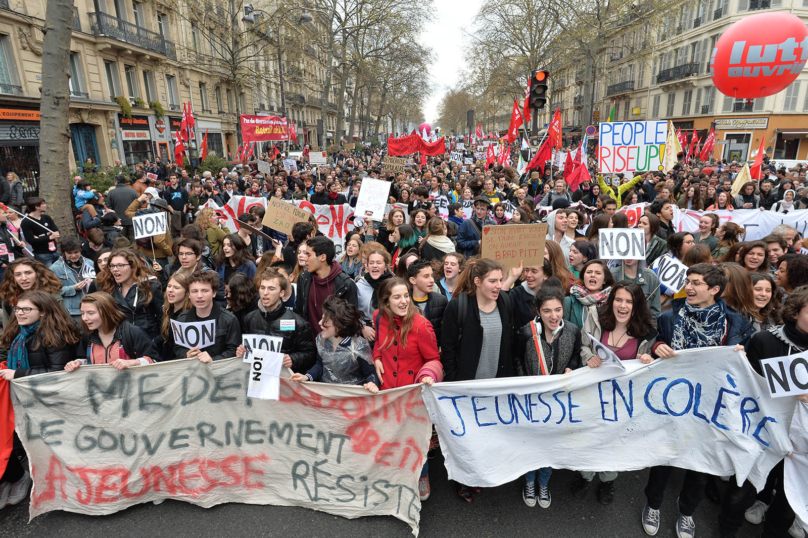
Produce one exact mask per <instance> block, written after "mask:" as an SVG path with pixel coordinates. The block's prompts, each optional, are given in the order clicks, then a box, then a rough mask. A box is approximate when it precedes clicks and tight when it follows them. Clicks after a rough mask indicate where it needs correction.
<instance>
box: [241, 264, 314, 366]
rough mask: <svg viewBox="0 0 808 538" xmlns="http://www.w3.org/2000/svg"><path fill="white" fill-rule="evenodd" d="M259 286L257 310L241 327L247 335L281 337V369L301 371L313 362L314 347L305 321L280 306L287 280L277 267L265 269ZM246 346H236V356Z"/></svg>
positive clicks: (245, 319)
mask: <svg viewBox="0 0 808 538" xmlns="http://www.w3.org/2000/svg"><path fill="white" fill-rule="evenodd" d="M260 279H261V285H260V286H259V287H258V295H259V297H260V299H261V300H260V301H259V302H258V310H254V311H252V312H250V313H249V314H247V317H245V318H244V330H245V331H246V332H247V333H248V334H266V335H269V336H277V337H280V338H283V343H282V344H281V353H283V366H284V368H291V369H292V371H294V372H295V373H299V374H305V373H306V372H307V371H308V370H309V369H310V368H311V367H312V366H314V363H315V362H317V348H316V347H315V345H314V337H313V336H312V334H311V326H310V325H309V323H308V322H307V321H306V320H305V319H303V318H302V317H300V316H299V315H297V314H296V313H295V312H294V311H293V310H289V309H287V308H286V307H285V306H283V301H282V300H281V297H282V296H283V294H284V293H286V291H287V290H288V289H289V287H290V284H289V281H288V280H286V278H285V277H284V276H283V275H282V274H281V273H280V271H278V270H277V269H275V268H274V267H273V268H269V269H267V270H266V271H264V272H263V273H261V275H260ZM246 351H247V350H246V348H245V347H244V346H243V345H240V346H239V347H238V349H237V350H236V356H237V357H243V356H244V354H245V353H246Z"/></svg>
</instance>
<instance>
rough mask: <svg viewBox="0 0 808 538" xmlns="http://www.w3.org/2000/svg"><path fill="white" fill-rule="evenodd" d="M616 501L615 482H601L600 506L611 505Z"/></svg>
mask: <svg viewBox="0 0 808 538" xmlns="http://www.w3.org/2000/svg"><path fill="white" fill-rule="evenodd" d="M613 500H614V481H611V482H601V483H600V486H598V501H599V502H600V504H604V505H609V504H612V501H613Z"/></svg>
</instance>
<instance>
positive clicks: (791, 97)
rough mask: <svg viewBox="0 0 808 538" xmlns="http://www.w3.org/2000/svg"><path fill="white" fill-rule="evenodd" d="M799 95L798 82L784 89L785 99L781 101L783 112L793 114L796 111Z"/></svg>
mask: <svg viewBox="0 0 808 538" xmlns="http://www.w3.org/2000/svg"><path fill="white" fill-rule="evenodd" d="M799 95H800V82H793V83H792V84H791V85H790V86H789V87H788V88H787V89H786V98H785V100H784V101H783V112H794V111H796V110H797V98H798V97H799Z"/></svg>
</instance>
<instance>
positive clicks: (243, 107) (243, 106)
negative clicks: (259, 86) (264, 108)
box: [239, 92, 247, 112]
mask: <svg viewBox="0 0 808 538" xmlns="http://www.w3.org/2000/svg"><path fill="white" fill-rule="evenodd" d="M239 104H240V105H241V111H242V112H245V111H246V110H247V94H246V93H244V92H241V93H240V94H239Z"/></svg>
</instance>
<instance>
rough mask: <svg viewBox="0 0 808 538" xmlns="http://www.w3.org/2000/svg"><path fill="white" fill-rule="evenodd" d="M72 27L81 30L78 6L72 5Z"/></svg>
mask: <svg viewBox="0 0 808 538" xmlns="http://www.w3.org/2000/svg"><path fill="white" fill-rule="evenodd" d="M73 29H74V30H75V31H77V32H81V20H79V8H77V7H76V6H73Z"/></svg>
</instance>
